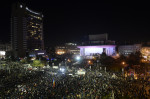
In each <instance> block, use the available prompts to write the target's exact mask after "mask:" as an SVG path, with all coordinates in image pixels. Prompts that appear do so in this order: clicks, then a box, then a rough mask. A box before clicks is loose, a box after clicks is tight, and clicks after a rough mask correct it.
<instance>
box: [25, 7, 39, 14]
mask: <svg viewBox="0 0 150 99" xmlns="http://www.w3.org/2000/svg"><path fill="white" fill-rule="evenodd" d="M26 10H28V11H29V12H31V13H34V14H38V15H39V13H36V12H34V11H32V10H30V9H28V7H26Z"/></svg>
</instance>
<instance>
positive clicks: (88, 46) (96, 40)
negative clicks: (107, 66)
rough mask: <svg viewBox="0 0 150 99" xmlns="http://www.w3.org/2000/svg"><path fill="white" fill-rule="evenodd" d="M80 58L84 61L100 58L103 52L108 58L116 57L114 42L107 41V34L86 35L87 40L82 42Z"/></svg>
mask: <svg viewBox="0 0 150 99" xmlns="http://www.w3.org/2000/svg"><path fill="white" fill-rule="evenodd" d="M78 48H80V56H83V57H84V58H86V59H92V58H93V56H96V57H100V55H101V54H102V53H103V52H105V53H106V55H108V56H115V55H116V45H115V41H111V40H108V34H107V33H105V34H96V35H88V40H86V41H84V42H82V46H78Z"/></svg>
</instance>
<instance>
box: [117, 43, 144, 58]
mask: <svg viewBox="0 0 150 99" xmlns="http://www.w3.org/2000/svg"><path fill="white" fill-rule="evenodd" d="M141 47H142V45H141V44H134V45H121V46H119V47H118V52H119V54H120V55H124V56H128V55H130V54H131V53H135V52H137V51H140V50H141Z"/></svg>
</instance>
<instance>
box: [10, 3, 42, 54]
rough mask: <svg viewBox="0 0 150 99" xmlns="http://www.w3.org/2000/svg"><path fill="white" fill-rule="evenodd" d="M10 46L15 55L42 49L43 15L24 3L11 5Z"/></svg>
mask: <svg viewBox="0 0 150 99" xmlns="http://www.w3.org/2000/svg"><path fill="white" fill-rule="evenodd" d="M11 46H12V51H13V52H14V55H15V56H18V57H24V56H25V55H26V52H27V51H32V50H34V49H39V50H43V49H44V41H43V15H42V13H39V12H35V11H33V10H31V9H29V8H28V7H27V6H25V5H24V4H20V3H15V4H13V5H12V13H11Z"/></svg>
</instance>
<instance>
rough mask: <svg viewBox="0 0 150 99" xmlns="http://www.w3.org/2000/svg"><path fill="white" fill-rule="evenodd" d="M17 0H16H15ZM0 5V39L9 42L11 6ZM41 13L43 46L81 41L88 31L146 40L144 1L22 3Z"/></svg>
mask: <svg viewBox="0 0 150 99" xmlns="http://www.w3.org/2000/svg"><path fill="white" fill-rule="evenodd" d="M15 1H17V0H15ZM12 3H14V1H9V4H8V3H4V4H3V5H2V6H1V12H2V13H3V16H1V22H2V24H1V27H2V28H1V30H2V31H1V32H2V35H3V36H1V38H0V39H1V40H3V41H6V42H10V17H11V5H12ZM23 3H26V5H27V6H28V7H29V8H31V9H33V10H36V11H39V12H42V13H43V14H44V22H43V24H44V25H43V27H44V40H45V43H46V45H53V44H59V42H67V41H81V40H82V39H83V37H84V36H86V35H88V34H101V33H108V34H109V39H112V40H116V41H117V40H119V41H121V40H133V41H135V40H137V41H140V40H141V41H143V40H149V32H150V29H149V21H150V20H149V15H148V12H147V11H148V8H149V7H148V6H147V5H146V3H145V4H144V3H141V4H140V3H138V4H133V3H130V4H129V3H120V5H117V4H115V3H56V2H51V3H47V2H38V1H37V2H34V1H31V2H27V1H26V2H23Z"/></svg>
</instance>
